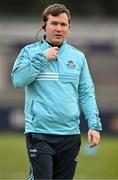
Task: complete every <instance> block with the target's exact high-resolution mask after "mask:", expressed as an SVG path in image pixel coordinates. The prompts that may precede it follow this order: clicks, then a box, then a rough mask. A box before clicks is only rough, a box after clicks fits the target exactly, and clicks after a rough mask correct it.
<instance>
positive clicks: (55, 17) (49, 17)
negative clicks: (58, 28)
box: [48, 13, 68, 24]
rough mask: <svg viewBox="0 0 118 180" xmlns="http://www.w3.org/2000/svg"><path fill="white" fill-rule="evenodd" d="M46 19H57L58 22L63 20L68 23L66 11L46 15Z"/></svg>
mask: <svg viewBox="0 0 118 180" xmlns="http://www.w3.org/2000/svg"><path fill="white" fill-rule="evenodd" d="M48 21H58V22H64V23H67V24H68V16H67V14H66V13H61V14H59V15H58V16H52V15H49V16H48Z"/></svg>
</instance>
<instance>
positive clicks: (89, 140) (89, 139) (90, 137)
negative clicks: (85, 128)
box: [88, 132, 92, 144]
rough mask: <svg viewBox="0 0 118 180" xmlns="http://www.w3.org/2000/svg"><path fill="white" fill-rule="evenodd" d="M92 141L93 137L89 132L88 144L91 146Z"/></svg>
mask: <svg viewBox="0 0 118 180" xmlns="http://www.w3.org/2000/svg"><path fill="white" fill-rule="evenodd" d="M91 139H92V136H91V133H90V132H89V133H88V143H89V144H90V143H91Z"/></svg>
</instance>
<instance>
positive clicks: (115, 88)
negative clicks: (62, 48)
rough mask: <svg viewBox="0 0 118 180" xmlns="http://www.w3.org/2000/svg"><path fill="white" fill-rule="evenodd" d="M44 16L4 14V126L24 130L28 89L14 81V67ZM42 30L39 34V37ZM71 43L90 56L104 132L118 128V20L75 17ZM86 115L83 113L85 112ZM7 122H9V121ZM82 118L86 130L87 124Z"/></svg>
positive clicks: (0, 77)
mask: <svg viewBox="0 0 118 180" xmlns="http://www.w3.org/2000/svg"><path fill="white" fill-rule="evenodd" d="M40 22H41V20H40V19H38V18H36V17H32V16H30V17H29V16H28V17H27V16H25V17H22V16H21V17H17V18H15V17H8V16H5V17H1V18H0V117H2V118H1V123H0V129H1V130H2V129H4V130H5V129H6V130H7V129H12V130H13V129H14V130H16V129H17V130H18V129H19V130H21V129H23V127H24V123H23V121H24V120H23V119H24V118H23V99H24V92H23V90H21V89H15V88H14V87H13V84H12V82H11V75H10V74H11V69H12V66H13V63H14V61H15V58H16V56H17V55H18V53H19V52H20V50H21V48H22V47H24V46H25V45H26V44H28V43H33V42H35V34H36V32H37V31H38V29H39V28H40ZM41 36H42V33H40V34H39V39H40V38H41ZM68 41H69V43H70V44H72V45H74V46H76V47H77V48H78V49H80V50H81V51H83V52H84V53H85V54H86V56H87V59H88V63H89V67H90V71H91V73H92V77H93V80H94V83H95V87H96V96H97V101H98V104H99V109H100V114H101V119H102V123H103V132H106V133H107V132H108V133H109V132H110V133H117V132H118V98H117V97H118V78H117V77H118V59H117V57H118V20H114V19H112V18H111V19H107V18H104V19H103V18H96V19H94V18H78V17H73V18H72V25H71V33H70V35H69V37H68ZM82 117H83V116H82ZM6 122H7V123H6ZM81 122H82V131H84V130H85V128H83V126H84V125H83V121H81Z"/></svg>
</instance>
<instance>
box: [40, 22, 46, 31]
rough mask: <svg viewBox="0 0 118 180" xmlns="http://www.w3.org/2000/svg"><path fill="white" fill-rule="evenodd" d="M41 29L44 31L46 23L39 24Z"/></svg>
mask: <svg viewBox="0 0 118 180" xmlns="http://www.w3.org/2000/svg"><path fill="white" fill-rule="evenodd" d="M41 27H42V29H44V30H45V27H46V22H42V23H41Z"/></svg>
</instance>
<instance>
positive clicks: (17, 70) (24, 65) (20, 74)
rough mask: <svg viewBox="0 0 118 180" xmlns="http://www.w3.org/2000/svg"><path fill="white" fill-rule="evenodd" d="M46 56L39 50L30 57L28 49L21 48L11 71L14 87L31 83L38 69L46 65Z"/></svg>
mask: <svg viewBox="0 0 118 180" xmlns="http://www.w3.org/2000/svg"><path fill="white" fill-rule="evenodd" d="M47 62H48V58H47V57H46V56H45V55H44V54H43V53H42V52H39V53H38V54H36V55H35V56H34V57H33V58H32V59H30V57H29V55H28V50H27V49H26V48H23V49H22V50H21V52H20V54H19V55H18V57H17V59H16V61H15V63H14V66H13V70H12V72H11V77H12V81H13V84H14V86H15V87H17V88H20V87H25V86H27V85H29V84H30V83H32V82H33V81H34V80H35V78H36V77H37V76H38V74H39V73H40V71H41V70H42V69H44V68H45V66H46V65H47Z"/></svg>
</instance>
